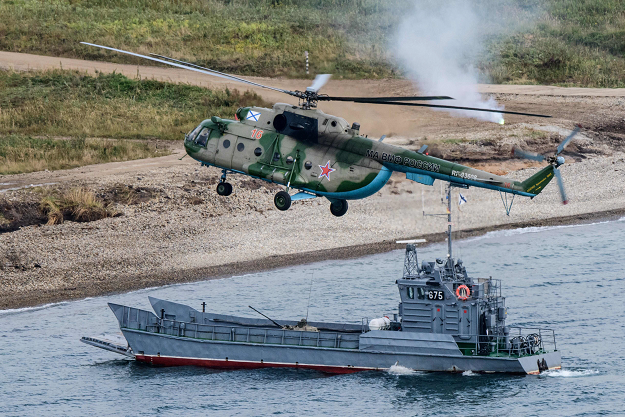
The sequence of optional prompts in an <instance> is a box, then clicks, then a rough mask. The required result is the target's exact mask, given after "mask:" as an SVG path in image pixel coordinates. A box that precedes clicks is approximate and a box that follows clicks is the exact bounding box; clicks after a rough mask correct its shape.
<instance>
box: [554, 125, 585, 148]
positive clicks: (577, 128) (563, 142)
mask: <svg viewBox="0 0 625 417" xmlns="http://www.w3.org/2000/svg"><path fill="white" fill-rule="evenodd" d="M579 131H580V128H579V126H577V127H576V128H575V129H573V131H572V132H571V134H570V135H568V136H567V137H566V139H564V140H563V141H562V143H560V144H559V145H558V149H557V150H556V155H560V152H562V151H563V150H564V147H565V146H566V145H568V144H569V142H570V141H571V139H573V136H575V135H577V134H578V133H579Z"/></svg>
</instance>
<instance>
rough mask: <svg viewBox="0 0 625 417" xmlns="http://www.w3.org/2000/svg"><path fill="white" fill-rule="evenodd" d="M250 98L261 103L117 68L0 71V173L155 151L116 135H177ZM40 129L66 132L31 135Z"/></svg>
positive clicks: (153, 153)
mask: <svg viewBox="0 0 625 417" xmlns="http://www.w3.org/2000/svg"><path fill="white" fill-rule="evenodd" d="M252 104H256V105H264V106H267V105H269V103H266V102H264V101H263V100H262V99H261V98H260V97H258V96H256V95H255V94H253V93H250V92H246V93H244V94H240V93H239V92H238V91H234V92H231V91H228V90H226V91H216V92H213V91H210V90H207V89H205V88H201V87H195V86H189V85H178V84H169V83H162V82H158V81H152V80H132V79H129V78H127V77H124V76H123V75H120V74H108V75H104V74H99V76H97V77H92V76H88V75H85V74H80V73H77V72H75V71H61V70H54V71H46V72H28V73H18V72H11V71H2V70H0V175H3V174H14V173H20V172H32V171H39V170H44V169H50V170H54V169H65V168H71V167H76V166H81V165H87V164H94V163H101V162H112V161H124V160H130V159H139V158H147V157H152V156H159V155H163V154H164V152H163V150H162V149H161V150H158V149H156V148H155V147H154V145H153V144H149V143H145V142H135V141H127V140H122V139H135V138H136V139H143V138H159V139H172V140H178V139H181V138H182V137H183V132H187V131H189V130H191V129H192V128H193V127H195V126H196V125H197V124H198V123H199V122H200V121H202V120H204V119H206V118H207V117H210V116H213V115H217V116H223V117H232V115H234V112H235V111H236V109H237V108H238V107H240V106H247V105H252ZM47 135H51V136H62V137H65V138H67V139H50V138H41V137H32V136H47ZM87 137H91V138H93V137H100V138H101V137H105V138H112V139H114V140H108V139H85V138H87Z"/></svg>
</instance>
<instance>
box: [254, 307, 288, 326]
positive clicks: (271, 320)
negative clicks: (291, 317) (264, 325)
mask: <svg viewBox="0 0 625 417" xmlns="http://www.w3.org/2000/svg"><path fill="white" fill-rule="evenodd" d="M248 307H249V308H251V309H252V310H254V311H255V312H257V313H258V314H260V315H261V316H263V317H264V318H266V319H267V320H269V321H270V322H272V323H273V324H275V325H276V326H278V327H279V328H281V329H283V328H284V327H282V326H280V325H279V324H278V323H276V322H275V321H274V320H273V319H271V318H269V317H268V316H266V315H264V314H263V313H261V312H260V311H258V310H256V309H255V308H254V307H252V306H248Z"/></svg>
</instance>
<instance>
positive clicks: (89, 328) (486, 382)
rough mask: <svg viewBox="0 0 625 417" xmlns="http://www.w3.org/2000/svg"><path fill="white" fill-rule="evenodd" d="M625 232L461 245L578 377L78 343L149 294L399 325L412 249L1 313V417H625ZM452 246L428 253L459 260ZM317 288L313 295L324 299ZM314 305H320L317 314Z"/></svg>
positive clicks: (520, 236)
mask: <svg viewBox="0 0 625 417" xmlns="http://www.w3.org/2000/svg"><path fill="white" fill-rule="evenodd" d="M624 242H625V221H622V220H621V221H611V222H603V223H595V224H588V225H578V226H563V227H545V228H530V229H518V230H510V231H501V232H493V233H488V234H486V235H484V236H481V237H477V238H471V239H466V240H458V241H456V242H454V256H455V257H460V258H462V259H463V261H464V263H465V266H466V267H467V270H468V271H469V273H470V274H471V276H474V277H488V276H492V277H493V278H499V279H501V280H502V281H503V292H504V295H505V296H506V297H507V298H506V303H507V306H508V307H509V311H508V319H507V322H508V324H509V325H516V326H522V327H531V326H537V327H546V328H552V329H555V331H556V337H557V347H558V349H559V350H560V351H561V353H562V366H563V369H562V370H559V371H549V372H546V373H543V374H541V375H539V376H514V375H498V374H497V375H495V374H476V373H470V372H465V373H463V374H444V373H425V372H414V371H412V370H410V369H407V368H404V367H402V366H401V364H398V365H396V366H394V367H392V368H391V369H390V370H389V371H387V372H374V371H372V372H362V373H356V374H350V375H334V376H329V375H326V374H323V373H319V372H316V371H309V370H296V369H262V370H241V371H214V370H209V369H203V368H194V367H176V368H155V367H150V366H148V365H144V364H139V363H135V362H134V361H132V360H128V359H125V358H124V357H122V356H120V355H117V354H115V353H111V352H107V351H103V350H100V349H97V348H94V347H91V346H88V345H85V344H83V343H81V342H80V341H79V339H80V337H81V336H97V335H98V334H101V333H109V334H116V333H119V328H118V325H117V320H116V319H115V317H114V316H113V314H112V312H111V311H110V310H109V308H108V307H107V305H106V303H107V302H114V303H120V304H125V305H130V306H134V307H139V308H144V309H148V310H151V307H150V305H149V302H148V299H147V297H148V295H151V296H154V297H159V298H164V299H167V300H171V301H176V302H181V303H185V304H188V305H191V306H193V307H195V308H197V309H198V310H199V309H201V303H202V302H206V303H207V307H206V308H207V311H212V312H218V313H226V314H237V315H244V316H249V317H257V315H256V313H254V312H253V311H252V310H250V309H249V308H248V306H249V305H251V306H253V307H256V308H257V309H260V310H261V311H262V312H263V313H265V314H267V315H269V316H270V317H272V318H278V319H293V320H298V319H300V318H302V317H304V316H305V315H306V312H307V310H308V317H309V320H311V321H321V320H328V321H345V322H351V323H360V322H361V320H362V318H364V317H366V318H374V317H381V316H383V315H385V314H392V313H394V312H397V304H398V302H399V295H398V290H397V287H396V285H395V280H396V279H397V278H399V277H400V276H401V273H402V270H403V259H404V250H403V249H402V250H397V251H393V252H389V253H384V254H378V255H373V256H367V257H364V258H359V259H353V260H340V261H325V262H318V263H313V264H307V265H300V266H294V267H290V268H284V269H277V270H273V271H267V272H261V273H254V274H248V275H245V276H237V277H232V278H224V279H219V280H209V281H204V282H197V283H191V284H181V285H172V286H166V287H161V288H151V289H146V290H141V291H136V292H132V293H127V294H120V295H114V296H107V297H97V298H90V299H86V300H80V301H72V302H64V303H59V304H53V305H46V306H42V307H37V308H30V309H19V310H8V311H3V312H0V415H7V416H41V415H64V416H65V415H66V416H74V415H75V416H83V415H99V416H126V415H128V416H153V415H180V416H194V415H197V416H209V415H237V416H261V415H365V416H366V415H392V416H421V415H424V416H425V415H473V416H484V415H490V416H499V415H522V416H534V415H541V416H543V415H563V416H573V415H576V416H583V415H589V416H594V415H625V347H624V346H625V295H624V293H625V249H623V246H624ZM445 254H446V246H445V244H434V245H430V246H427V247H425V248H421V249H419V252H418V256H419V261H421V260H428V261H432V260H433V259H434V258H436V257H444V256H445ZM311 285H312V291H311ZM309 294H310V301H309Z"/></svg>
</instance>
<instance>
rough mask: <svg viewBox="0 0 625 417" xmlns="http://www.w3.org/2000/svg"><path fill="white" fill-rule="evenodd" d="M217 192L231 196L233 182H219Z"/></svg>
mask: <svg viewBox="0 0 625 417" xmlns="http://www.w3.org/2000/svg"><path fill="white" fill-rule="evenodd" d="M217 194H219V195H223V196H224V197H225V196H229V195H230V194H232V184H230V183H229V182H220V183H219V184H217Z"/></svg>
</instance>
